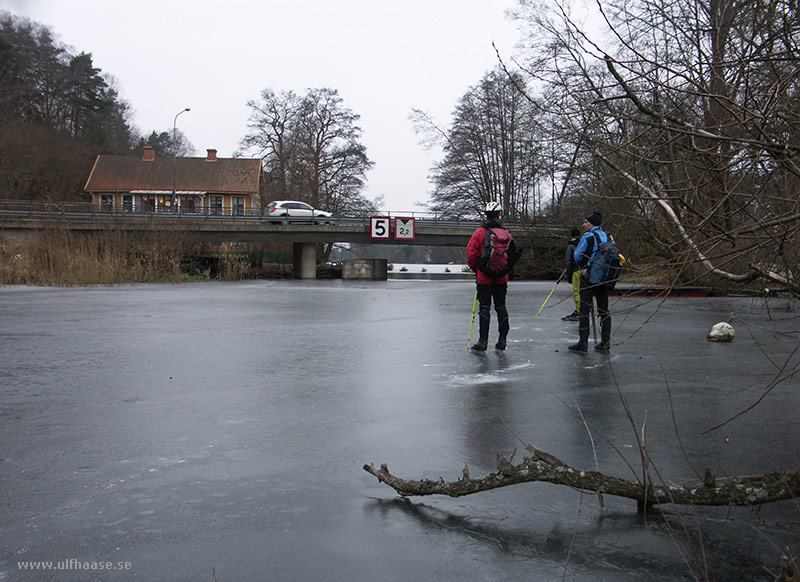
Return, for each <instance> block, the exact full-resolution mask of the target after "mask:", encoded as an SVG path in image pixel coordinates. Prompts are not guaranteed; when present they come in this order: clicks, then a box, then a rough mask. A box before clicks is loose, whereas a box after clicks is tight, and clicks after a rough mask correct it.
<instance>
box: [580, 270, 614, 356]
mask: <svg viewBox="0 0 800 582" xmlns="http://www.w3.org/2000/svg"><path fill="white" fill-rule="evenodd" d="M580 296H581V317H580V319H579V320H578V336H579V341H580V343H582V344H587V343H589V311H590V310H591V308H592V300H593V299H594V300H595V301H597V313H598V314H599V315H600V341H601V342H602V343H603V344H608V343H609V342H610V341H611V314H610V313H609V312H608V287H606V286H605V285H603V284H600V285H591V284H590V283H589V282H588V281H587V280H586V278H585V277H581V290H580Z"/></svg>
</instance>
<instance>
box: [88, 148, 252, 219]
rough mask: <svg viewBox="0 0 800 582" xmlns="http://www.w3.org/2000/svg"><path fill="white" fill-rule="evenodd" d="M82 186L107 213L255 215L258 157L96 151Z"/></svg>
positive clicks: (210, 152)
mask: <svg viewBox="0 0 800 582" xmlns="http://www.w3.org/2000/svg"><path fill="white" fill-rule="evenodd" d="M84 190H85V191H86V192H87V193H88V194H90V195H91V197H92V203H94V204H96V205H98V206H99V207H100V208H101V209H106V210H108V211H112V212H131V213H148V212H180V213H182V214H221V215H235V214H248V215H250V214H258V213H259V212H260V210H261V201H262V199H263V196H264V170H263V168H262V166H261V160H259V159H250V158H218V157H217V150H214V149H210V150H208V155H207V156H206V157H205V158H173V157H157V156H156V155H155V152H154V151H153V148H152V147H151V146H144V153H143V155H142V157H141V158H139V157H138V156H111V155H99V156H97V159H96V160H95V162H94V166H93V167H92V172H91V173H90V174H89V179H88V180H87V181H86V186H85V187H84Z"/></svg>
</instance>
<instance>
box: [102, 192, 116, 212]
mask: <svg viewBox="0 0 800 582" xmlns="http://www.w3.org/2000/svg"><path fill="white" fill-rule="evenodd" d="M100 210H102V211H103V212H112V211H113V210H114V195H113V194H100Z"/></svg>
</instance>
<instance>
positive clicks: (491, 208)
mask: <svg viewBox="0 0 800 582" xmlns="http://www.w3.org/2000/svg"><path fill="white" fill-rule="evenodd" d="M502 210H503V207H502V206H500V203H499V202H494V201H492V202H487V203H486V212H502Z"/></svg>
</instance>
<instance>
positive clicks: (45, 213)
mask: <svg viewBox="0 0 800 582" xmlns="http://www.w3.org/2000/svg"><path fill="white" fill-rule="evenodd" d="M0 215H2V216H9V217H10V216H13V217H15V218H26V217H28V218H31V219H34V218H36V219H41V218H63V219H65V220H81V219H83V220H86V219H89V220H94V219H99V220H102V219H109V218H115V219H125V218H131V219H140V220H141V219H152V220H163V219H172V220H206V221H212V220H214V221H236V222H259V223H266V224H270V223H271V224H291V223H305V224H308V223H316V224H328V225H343V226H357V225H366V224H369V219H370V217H371V216H382V217H389V218H414V219H415V220H419V221H423V222H425V223H430V224H435V225H437V226H444V227H446V226H448V225H452V226H460V227H463V226H466V225H476V226H477V225H478V224H480V222H481V221H480V220H478V219H475V218H459V217H455V218H454V217H452V216H443V215H441V214H437V213H433V212H426V211H416V210H413V211H388V210H381V211H377V212H375V213H374V214H369V215H360V216H359V215H353V216H330V217H327V216H325V217H323V216H289V217H285V216H280V217H276V216H269V215H267V214H266V213H265V211H264V209H263V208H262V209H256V210H249V209H243V208H240V207H228V206H225V207H216V208H203V209H185V208H179V209H177V210H145V209H142V208H114V207H112V206H107V205H101V204H94V203H90V202H54V201H47V200H7V199H0Z"/></svg>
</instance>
